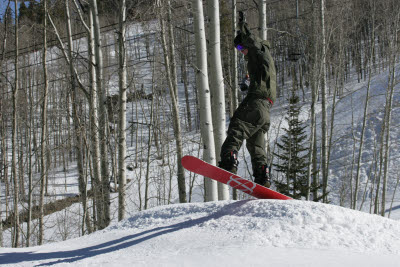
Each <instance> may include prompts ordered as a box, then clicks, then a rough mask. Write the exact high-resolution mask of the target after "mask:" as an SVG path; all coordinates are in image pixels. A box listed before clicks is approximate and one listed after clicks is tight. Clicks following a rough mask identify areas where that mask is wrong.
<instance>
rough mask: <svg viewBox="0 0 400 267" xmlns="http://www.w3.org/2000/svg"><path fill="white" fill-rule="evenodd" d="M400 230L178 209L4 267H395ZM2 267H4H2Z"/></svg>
mask: <svg viewBox="0 0 400 267" xmlns="http://www.w3.org/2000/svg"><path fill="white" fill-rule="evenodd" d="M399 254H400V222H398V221H394V220H391V219H387V218H382V217H379V216H375V215H369V214H366V213H362V212H358V211H353V210H349V209H345V208H341V207H338V206H332V205H325V204H319V203H313V202H305V201H295V200H288V201H279V200H243V201H220V202H209V203H193V204H175V205H169V206H160V207H156V208H153V209H149V210H146V211H142V212H138V213H136V214H134V215H133V216H132V217H130V218H129V219H126V220H123V221H121V222H119V223H117V224H115V225H112V226H110V227H108V228H106V229H104V230H102V231H97V232H95V233H93V234H91V235H86V236H83V237H80V238H77V239H70V240H67V241H64V242H59V243H54V244H46V245H44V246H40V247H39V246H38V247H30V248H20V249H12V248H4V249H2V250H1V251H0V262H1V264H3V265H4V266H13V267H15V266H49V265H51V266H93V267H98V266H123V267H126V266H135V267H136V266H146V267H147V266H165V267H172V266H173V267H175V266H191V267H200V266H201V267H203V266H218V267H221V266H222V267H224V266H227V267H228V266H229V267H234V266H240V267H242V266H280V267H288V266H304V267H306V266H307V267H310V266H315V267H317V266H318V267H320V266H321V263H323V265H324V267H336V266H343V267H346V266H349V267H353V266H364V267H368V266H398V259H399ZM3 265H2V266H3Z"/></svg>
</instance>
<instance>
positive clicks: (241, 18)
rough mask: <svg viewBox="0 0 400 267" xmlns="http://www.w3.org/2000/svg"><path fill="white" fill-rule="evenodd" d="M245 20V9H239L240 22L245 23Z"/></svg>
mask: <svg viewBox="0 0 400 267" xmlns="http://www.w3.org/2000/svg"><path fill="white" fill-rule="evenodd" d="M244 21H245V20H244V13H243V11H239V23H243V22H244Z"/></svg>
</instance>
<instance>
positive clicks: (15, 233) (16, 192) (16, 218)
mask: <svg viewBox="0 0 400 267" xmlns="http://www.w3.org/2000/svg"><path fill="white" fill-rule="evenodd" d="M14 8H15V9H14V10H15V63H14V70H15V78H14V79H15V82H14V90H13V92H12V105H13V115H12V116H13V118H12V141H11V143H12V144H11V146H12V155H11V157H12V162H11V166H12V167H11V174H12V179H13V181H14V225H13V227H14V229H13V236H12V246H13V247H15V248H16V247H18V240H19V214H18V203H19V196H18V195H19V186H18V184H19V182H18V176H17V167H18V166H17V145H18V143H17V129H18V116H17V113H18V111H17V97H18V83H19V80H18V79H19V74H18V52H19V51H18V49H19V47H18V27H19V26H18V11H17V10H18V1H15V7H14Z"/></svg>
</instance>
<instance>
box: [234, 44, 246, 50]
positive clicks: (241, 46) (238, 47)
mask: <svg viewBox="0 0 400 267" xmlns="http://www.w3.org/2000/svg"><path fill="white" fill-rule="evenodd" d="M236 49H237V50H239V51H243V50H244V49H245V48H244V46H243V45H240V44H238V45H237V46H236Z"/></svg>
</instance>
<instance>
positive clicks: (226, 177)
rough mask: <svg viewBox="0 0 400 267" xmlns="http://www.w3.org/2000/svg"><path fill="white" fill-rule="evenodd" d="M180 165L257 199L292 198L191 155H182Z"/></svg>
mask: <svg viewBox="0 0 400 267" xmlns="http://www.w3.org/2000/svg"><path fill="white" fill-rule="evenodd" d="M182 166H183V167H184V168H185V169H187V170H188V171H191V172H194V173H197V174H199V175H202V176H205V177H208V178H210V179H213V180H216V181H218V182H221V183H224V184H226V185H229V186H230V187H232V188H235V189H238V190H240V191H242V192H243V193H246V194H248V195H251V196H253V197H256V198H259V199H282V200H289V199H292V198H290V197H288V196H285V195H283V194H281V193H279V192H276V191H274V190H272V189H269V188H267V187H264V186H262V185H259V184H256V183H254V182H252V181H250V180H247V179H244V178H241V177H240V176H238V175H236V174H233V173H230V172H228V171H226V170H224V169H221V168H219V167H216V166H214V165H211V164H209V163H207V162H205V161H203V160H201V159H198V158H196V157H193V156H184V157H183V158H182Z"/></svg>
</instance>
